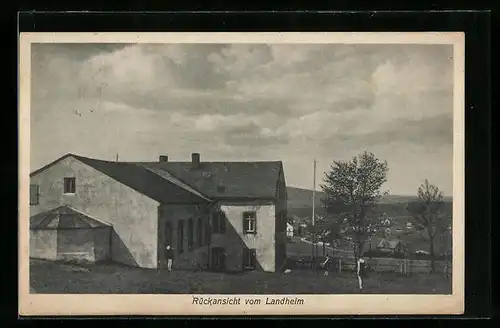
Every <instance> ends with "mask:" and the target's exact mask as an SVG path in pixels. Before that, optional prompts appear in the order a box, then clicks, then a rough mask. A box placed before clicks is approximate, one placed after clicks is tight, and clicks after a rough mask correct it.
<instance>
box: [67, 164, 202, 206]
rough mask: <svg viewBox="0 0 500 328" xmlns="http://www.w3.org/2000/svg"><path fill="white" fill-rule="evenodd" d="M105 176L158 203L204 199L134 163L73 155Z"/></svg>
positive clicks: (198, 201)
mask: <svg viewBox="0 0 500 328" xmlns="http://www.w3.org/2000/svg"><path fill="white" fill-rule="evenodd" d="M73 156H74V157H75V158H76V159H78V160H80V161H82V162H83V163H85V164H87V165H89V166H92V167H93V168H95V169H96V170H98V171H100V172H102V173H104V174H106V175H107V176H109V177H111V178H113V179H115V180H117V181H120V182H121V183H123V184H125V185H127V186H129V187H130V188H132V189H134V190H136V191H138V192H140V193H141V194H143V195H146V196H148V197H149V198H152V199H154V200H156V201H158V202H160V203H197V204H200V203H204V202H206V200H205V199H203V198H201V197H200V196H198V195H196V194H194V193H192V192H190V191H187V190H186V189H184V188H182V187H180V186H178V185H176V184H174V183H173V182H171V181H168V180H167V179H165V178H164V177H162V176H160V175H158V174H156V173H154V172H151V171H150V170H148V169H147V168H145V167H143V166H141V165H137V164H134V163H125V162H109V161H102V160H97V159H92V158H87V157H82V156H77V155H73Z"/></svg>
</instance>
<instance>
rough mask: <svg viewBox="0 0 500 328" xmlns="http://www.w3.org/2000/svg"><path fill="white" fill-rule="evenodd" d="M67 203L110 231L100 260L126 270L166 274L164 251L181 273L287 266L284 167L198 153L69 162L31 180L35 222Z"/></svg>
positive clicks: (69, 156)
mask: <svg viewBox="0 0 500 328" xmlns="http://www.w3.org/2000/svg"><path fill="white" fill-rule="evenodd" d="M65 205H67V206H70V207H71V208H73V209H75V210H76V211H79V212H81V213H84V214H86V215H88V216H90V217H93V218H96V219H98V220H100V221H102V222H105V223H106V224H107V225H109V227H111V231H112V232H111V237H110V243H109V245H110V246H109V248H110V249H109V251H108V252H103V254H109V255H107V256H108V257H109V260H112V261H115V262H119V263H123V264H126V265H132V266H138V267H143V268H159V267H162V266H164V265H165V263H166V260H165V248H166V246H167V245H170V246H171V247H172V248H173V250H174V254H175V259H174V267H176V268H178V269H203V270H204V269H212V270H219V271H241V270H252V269H257V270H263V271H269V272H274V271H279V270H281V269H282V268H283V266H284V264H285V258H286V206H287V205H286V183H285V179H284V172H283V166H282V164H281V162H279V161H276V162H202V161H200V156H199V154H192V158H191V161H188V162H169V161H168V157H167V156H160V158H159V160H158V161H156V162H111V161H103V160H97V159H92V158H88V157H83V156H77V155H73V154H67V155H65V156H63V157H61V158H59V159H57V160H56V161H54V162H52V163H50V164H49V165H47V166H45V167H43V168H41V169H39V170H37V171H35V172H33V173H32V174H30V216H32V217H34V216H37V215H38V216H40V215H41V214H43V213H44V212H50V211H51V210H53V209H55V208H57V207H60V206H65ZM31 234H32V236H34V235H35V234H36V232H35V231H31ZM38 244H40V245H43V243H38ZM32 252H34V253H37V254H43V251H36V250H33V251H32ZM76 253H77V252H76Z"/></svg>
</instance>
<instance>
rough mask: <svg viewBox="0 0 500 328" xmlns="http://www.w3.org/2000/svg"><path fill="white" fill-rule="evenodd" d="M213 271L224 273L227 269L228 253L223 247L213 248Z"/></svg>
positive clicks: (211, 256) (211, 255) (211, 258)
mask: <svg viewBox="0 0 500 328" xmlns="http://www.w3.org/2000/svg"><path fill="white" fill-rule="evenodd" d="M210 262H211V267H212V269H214V270H216V271H223V270H224V269H225V267H226V252H225V250H224V248H222V247H213V248H212V249H211V254H210Z"/></svg>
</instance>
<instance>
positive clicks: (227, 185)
mask: <svg viewBox="0 0 500 328" xmlns="http://www.w3.org/2000/svg"><path fill="white" fill-rule="evenodd" d="M138 164H141V165H144V166H146V167H149V168H152V169H157V170H163V171H165V172H169V173H171V174H172V175H173V176H175V177H177V178H178V179H179V180H180V181H182V182H184V183H186V184H187V185H189V186H191V187H192V188H194V189H196V190H198V191H199V192H201V193H202V194H204V195H206V196H207V197H210V198H212V199H230V198H243V199H247V198H254V199H275V198H276V197H277V187H278V181H279V178H280V175H281V174H282V163H281V162H280V161H269V162H264V161H261V162H201V163H200V164H199V166H198V167H196V168H194V167H193V166H192V163H191V162H166V163H163V162H141V163H138ZM220 186H222V187H223V189H221V188H220Z"/></svg>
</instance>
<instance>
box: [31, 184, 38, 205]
mask: <svg viewBox="0 0 500 328" xmlns="http://www.w3.org/2000/svg"><path fill="white" fill-rule="evenodd" d="M38 195H39V190H38V185H30V205H38Z"/></svg>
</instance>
